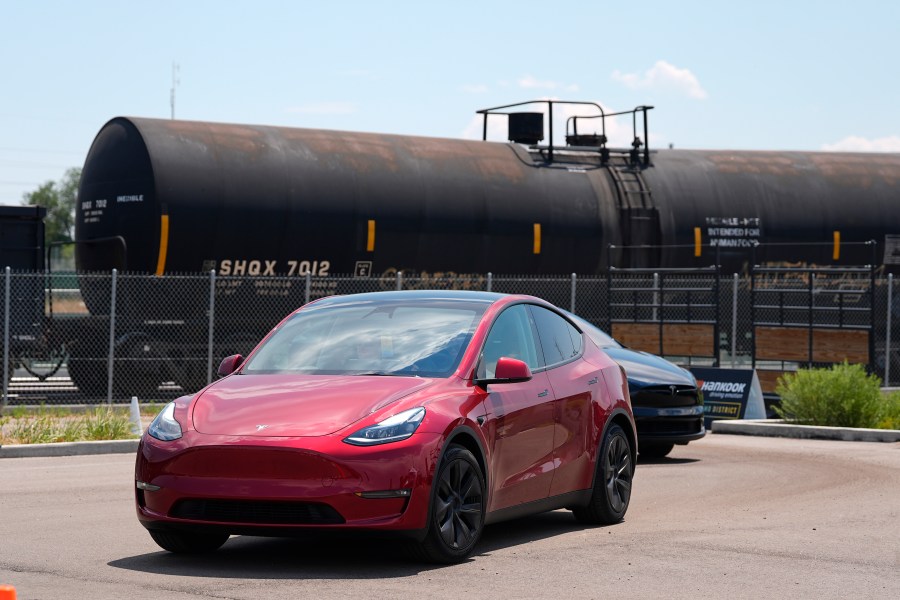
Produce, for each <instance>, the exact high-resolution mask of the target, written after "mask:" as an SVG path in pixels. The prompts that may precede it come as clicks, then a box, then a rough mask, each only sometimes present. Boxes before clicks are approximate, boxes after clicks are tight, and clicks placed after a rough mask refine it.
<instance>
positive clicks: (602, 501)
mask: <svg viewBox="0 0 900 600" xmlns="http://www.w3.org/2000/svg"><path fill="white" fill-rule="evenodd" d="M632 456H633V452H632V448H631V440H630V439H629V438H628V436H627V435H626V434H625V431H624V430H623V429H622V428H621V427H620V426H619V425H617V424H613V425H611V426H610V427H609V429H608V430H607V431H606V435H605V436H604V437H603V443H602V444H601V445H600V452H599V453H598V455H597V472H596V474H595V475H594V488H593V491H592V493H591V499H590V501H589V502H588V504H587V506H582V507H579V508H574V509H573V510H572V513H573V514H574V515H575V518H576V519H577V520H578V521H579V522H581V523H587V524H591V525H611V524H613V523H618V522H620V521H621V520H622V519H623V518H624V517H625V512H626V511H627V510H628V504H629V502H630V501H631V482H632V478H633V477H634V461H633V460H632Z"/></svg>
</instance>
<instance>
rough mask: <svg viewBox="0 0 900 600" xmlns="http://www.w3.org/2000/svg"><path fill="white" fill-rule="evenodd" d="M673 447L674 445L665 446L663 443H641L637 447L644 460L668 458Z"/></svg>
mask: <svg viewBox="0 0 900 600" xmlns="http://www.w3.org/2000/svg"><path fill="white" fill-rule="evenodd" d="M674 447H675V444H666V443H664V442H642V443H641V445H640V446H638V452H639V453H640V455H641V456H643V457H644V458H663V457H664V456H668V454H669V452H671V451H672V448H674Z"/></svg>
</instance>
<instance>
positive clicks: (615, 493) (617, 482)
mask: <svg viewBox="0 0 900 600" xmlns="http://www.w3.org/2000/svg"><path fill="white" fill-rule="evenodd" d="M619 431H620V432H621V428H619ZM631 478H632V469H631V448H629V444H628V440H627V439H626V437H625V434H624V433H622V434H621V435H615V436H612V439H611V440H610V444H609V446H608V448H607V450H606V455H605V457H604V459H603V481H604V482H605V486H606V496H607V498H608V499H609V506H610V508H612V510H613V511H614V512H616V513H621V514H622V515H624V514H625V510H626V509H627V508H628V502H629V500H630V499H631Z"/></svg>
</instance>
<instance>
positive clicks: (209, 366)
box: [206, 269, 216, 383]
mask: <svg viewBox="0 0 900 600" xmlns="http://www.w3.org/2000/svg"><path fill="white" fill-rule="evenodd" d="M215 330H216V270H215V269H212V270H210V272H209V340H208V342H207V355H206V383H211V382H212V374H213V343H214V342H215V337H214V334H215Z"/></svg>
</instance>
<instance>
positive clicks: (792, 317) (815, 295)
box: [750, 266, 875, 393]
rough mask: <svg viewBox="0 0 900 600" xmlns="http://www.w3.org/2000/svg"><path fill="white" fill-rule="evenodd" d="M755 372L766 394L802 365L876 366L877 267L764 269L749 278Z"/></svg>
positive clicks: (756, 269)
mask: <svg viewBox="0 0 900 600" xmlns="http://www.w3.org/2000/svg"><path fill="white" fill-rule="evenodd" d="M750 286H751V287H750V290H751V305H752V315H753V317H752V319H753V336H752V339H753V368H755V369H756V370H757V373H758V375H759V380H760V384H761V385H762V388H763V392H765V393H774V391H775V387H776V384H777V381H778V378H779V377H780V376H781V375H783V374H784V373H785V372H791V371H794V370H796V369H797V368H798V367H800V366H804V367H814V366H827V365H830V364H834V363H839V362H843V361H845V360H846V361H847V362H850V363H862V364H865V365H871V364H872V357H873V356H874V336H873V324H874V322H873V319H874V310H873V307H874V299H875V269H874V268H873V267H871V266H864V267H761V266H754V267H753V268H752V271H751V275H750Z"/></svg>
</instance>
